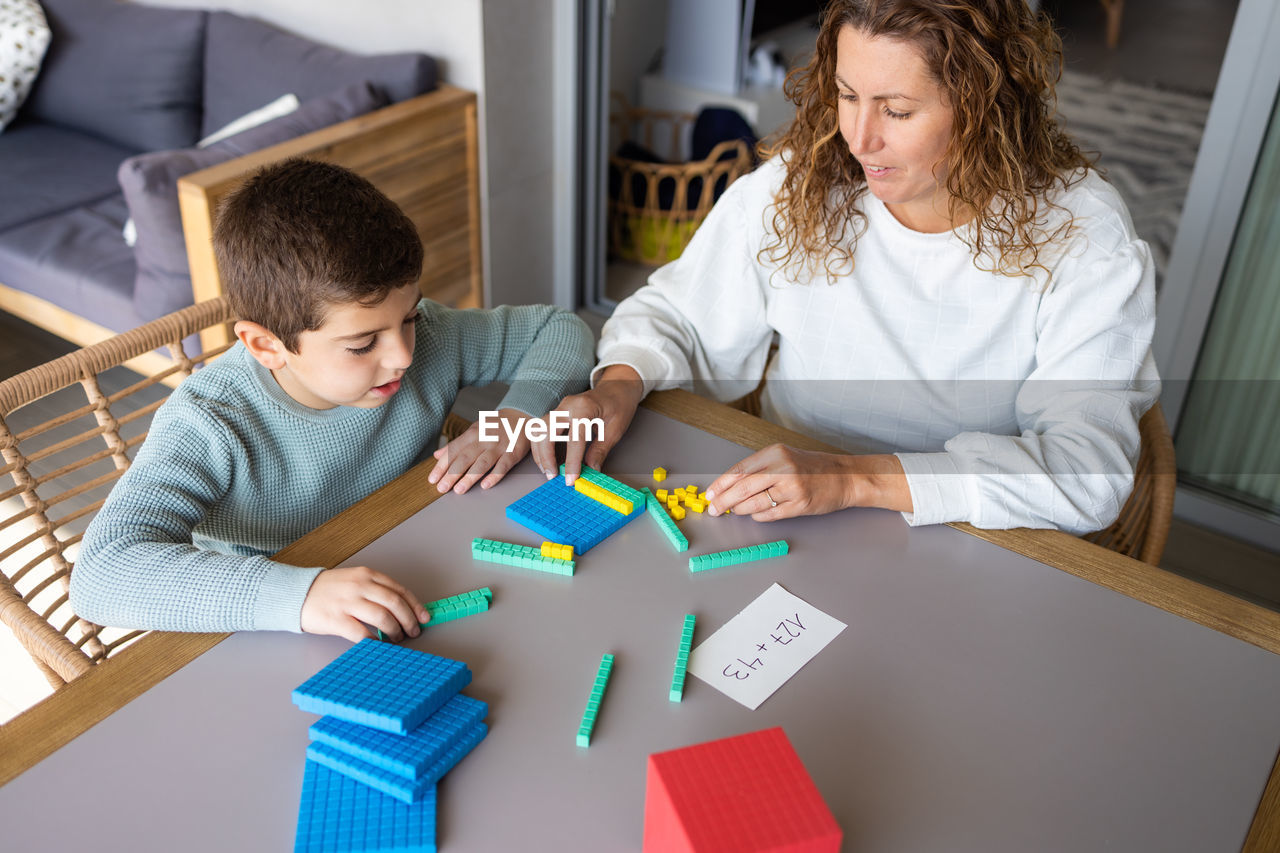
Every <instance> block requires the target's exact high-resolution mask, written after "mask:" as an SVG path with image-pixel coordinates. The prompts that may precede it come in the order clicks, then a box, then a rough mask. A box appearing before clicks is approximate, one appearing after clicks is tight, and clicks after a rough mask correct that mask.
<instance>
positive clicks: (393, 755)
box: [310, 694, 489, 781]
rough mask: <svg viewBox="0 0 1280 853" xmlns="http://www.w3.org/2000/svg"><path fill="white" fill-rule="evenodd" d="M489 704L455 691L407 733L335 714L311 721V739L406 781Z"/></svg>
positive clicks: (459, 735) (435, 757)
mask: <svg viewBox="0 0 1280 853" xmlns="http://www.w3.org/2000/svg"><path fill="white" fill-rule="evenodd" d="M488 713H489V706H488V705H487V704H485V703H484V702H481V701H480V700H479V699H472V698H471V697H470V696H463V695H462V694H458V695H457V696H454V697H453V698H452V699H450V700H449V701H448V702H445V703H444V705H443V706H441V708H440V710H439V711H436V712H435V713H434V714H432V715H431V716H430V717H427V719H426V722H424V723H423V724H422V725H420V726H418V727H417V728H416V729H414V730H413V731H411V732H409V733H408V734H407V735H394V734H391V733H390V732H383V731H378V730H377V729H371V728H369V727H368V726H361V725H357V724H356V723H349V722H347V721H346V720H339V719H338V718H337V717H321V718H320V719H319V720H317V721H316V722H315V723H313V724H312V725H311V729H310V735H311V740H313V741H315V742H316V743H322V744H327V745H329V746H331V747H333V748H334V749H337V750H339V751H341V752H344V753H346V754H347V755H350V756H351V757H353V758H356V759H359V760H360V761H364V762H368V763H369V764H372V765H373V766H374V767H378V768H381V769H382V770H385V771H387V772H389V773H392V774H395V775H396V776H399V777H401V778H404V779H408V780H410V781H416V780H418V779H421V778H422V777H423V776H425V775H426V773H427V768H429V767H431V765H433V764H435V763H436V762H437V761H439V760H440V758H441V757H443V756H444V754H445V753H446V752H448V750H449V748H450V747H452V746H453V745H454V744H455V743H457V742H458V741H459V740H460V739H461V738H462V736H463V735H464V734H466V733H467V732H469V731H470V730H471V729H472V728H474V727H475V725H476V724H477V723H480V722H483V721H484V718H485V716H486V715H487V714H488Z"/></svg>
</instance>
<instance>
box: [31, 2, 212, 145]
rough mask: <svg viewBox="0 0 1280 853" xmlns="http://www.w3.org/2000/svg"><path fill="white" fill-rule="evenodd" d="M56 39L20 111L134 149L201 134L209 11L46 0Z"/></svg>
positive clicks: (190, 140)
mask: <svg viewBox="0 0 1280 853" xmlns="http://www.w3.org/2000/svg"><path fill="white" fill-rule="evenodd" d="M43 5H44V11H45V16H46V17H47V18H48V19H49V26H50V28H51V29H52V31H53V40H52V42H51V43H50V45H49V51H48V53H47V54H46V55H45V58H44V65H43V66H42V68H41V70H40V77H39V78H38V79H37V80H36V85H35V87H34V88H33V89H32V91H31V96H30V97H29V98H28V99H27V104H26V106H25V107H23V110H22V113H23V114H29V115H30V116H32V117H34V118H38V119H41V120H43V121H50V122H53V123H55V124H61V125H64V126H66V127H69V128H75V129H77V130H82V131H85V132H86V133H91V134H93V135H95V136H99V137H102V138H103V139H107V140H110V141H113V142H116V143H118V144H120V145H124V146H127V147H129V148H132V149H134V150H154V149H158V148H182V147H184V146H187V145H191V144H193V143H194V142H195V141H196V140H197V139H199V138H200V136H201V133H200V114H201V110H200V99H201V96H202V79H201V78H202V75H203V69H204V65H203V63H204V30H205V21H206V19H207V18H208V13H207V12H204V11H199V10H189V9H160V8H155V7H152V6H141V5H138V4H136V3H119V2H115V0H43Z"/></svg>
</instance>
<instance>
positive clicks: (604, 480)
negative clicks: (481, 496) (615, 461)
mask: <svg viewBox="0 0 1280 853" xmlns="http://www.w3.org/2000/svg"><path fill="white" fill-rule="evenodd" d="M560 473H561V476H559V477H553V478H552V479H550V480H548V481H547V482H545V483H543V484H542V485H541V486H538V487H537V488H536V489H534V490H533V491H531V492H529V494H527V495H525V496H524V497H522V498H521V499H520V500H518V501H516V502H515V503H513V504H511V505H510V506H508V507H507V518H509V519H511V520H512V521H514V522H516V523H517V524H522V525H524V526H525V527H527V528H529V529H530V530H532V531H533V532H534V533H536V534H538V535H539V536H541V537H543V538H544V539H549V540H551V541H552V542H560V543H563V544H566V545H572V546H573V549H574V552H575V553H577V554H579V555H581V554H585V553H586V552H587V551H590V550H591V549H592V548H594V547H595V546H596V545H598V544H599V543H600V542H602V541H604V540H605V539H607V538H608V537H610V536H612V535H613V534H614V533H617V532H618V531H619V530H621V529H622V528H623V527H625V526H626V525H627V524H628V523H630V522H631V521H632V520H633V519H635V517H636V516H638V515H640V514H641V513H643V512H644V511H645V502H644V495H643V494H642V493H641V492H638V491H636V490H635V489H632V488H631V487H630V486H627V485H625V484H623V483H620V482H618V481H617V480H614V479H613V478H612V477H607V476H605V475H604V474H601V473H600V472H598V471H594V470H593V469H590V468H587V467H585V466H584V467H583V477H586V478H587V479H590V480H592V482H597V483H599V485H601V486H602V487H603V488H606V489H609V490H610V491H612V492H613V493H614V494H617V495H620V496H621V497H624V498H626V499H627V500H630V501H631V504H632V509H631V512H630V514H628V515H623V514H622V513H620V512H618V511H616V510H612V509H609V508H608V507H607V506H604V505H603V504H601V503H599V502H598V501H594V500H592V499H591V498H589V497H587V496H586V495H584V494H582V493H581V492H579V491H578V490H577V489H575V488H573V487H572V486H566V485H565V484H564V476H563V475H564V466H561V472H560Z"/></svg>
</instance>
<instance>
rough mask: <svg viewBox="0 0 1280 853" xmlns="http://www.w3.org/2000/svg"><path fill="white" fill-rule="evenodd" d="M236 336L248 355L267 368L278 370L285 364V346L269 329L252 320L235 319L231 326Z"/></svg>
mask: <svg viewBox="0 0 1280 853" xmlns="http://www.w3.org/2000/svg"><path fill="white" fill-rule="evenodd" d="M232 329H234V330H235V333H236V337H237V338H239V339H240V343H242V344H244V348H245V349H247V350H248V351H249V355H251V356H253V357H254V358H256V359H257V360H258V363H259V364H261V365H262V366H263V367H265V368H266V369H267V370H279V369H280V368H282V367H284V364H285V352H286V350H285V346H284V344H283V343H281V341H280V339H279V338H277V337H276V336H275V335H274V334H273V333H272V332H271V330H270V329H268V328H267V327H266V326H263V325H261V324H260V323H255V322H253V321H252V320H237V321H236V323H235V325H234V326H232Z"/></svg>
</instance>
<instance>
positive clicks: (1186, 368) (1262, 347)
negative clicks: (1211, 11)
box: [1155, 0, 1280, 551]
mask: <svg viewBox="0 0 1280 853" xmlns="http://www.w3.org/2000/svg"><path fill="white" fill-rule="evenodd" d="M1277 43H1280V4H1276V3H1275V2H1274V0H1242V2H1241V4H1240V7H1239V9H1238V12H1237V15H1236V20H1235V24H1234V26H1233V28H1232V33H1231V40H1230V43H1229V45H1228V47H1227V54H1226V58H1225V60H1224V62H1223V67H1222V72H1221V75H1220V77H1219V80H1218V85H1217V89H1216V92H1215V95H1214V101H1213V106H1212V108H1211V109H1210V111H1209V118H1208V124H1207V126H1206V128H1205V134H1204V138H1203V141H1202V143H1201V149H1200V155H1199V157H1198V158H1197V160H1196V167H1195V172H1194V174H1193V176H1192V180H1191V187H1190V190H1189V192H1188V195H1187V202H1186V205H1185V207H1184V210H1183V218H1182V222H1181V224H1180V226H1179V229H1178V236H1177V239H1176V242H1175V244H1174V249H1173V255H1172V257H1171V259H1170V266H1169V277H1168V280H1167V281H1166V284H1165V287H1164V289H1163V291H1162V293H1161V294H1160V302H1159V306H1158V309H1159V320H1158V322H1157V331H1156V343H1155V350H1156V359H1157V363H1158V364H1159V367H1160V372H1161V376H1162V377H1163V379H1164V381H1165V389H1164V394H1163V396H1162V403H1163V405H1164V408H1165V411H1166V414H1167V415H1168V416H1169V419H1170V424H1171V426H1172V427H1173V431H1174V443H1175V447H1176V450H1177V457H1178V499H1177V505H1176V508H1175V513H1176V514H1177V515H1178V516H1179V517H1181V518H1184V519H1186V520H1188V521H1191V522H1194V523H1197V524H1200V525H1203V526H1206V527H1211V528H1215V529H1217V530H1219V531H1221V532H1223V533H1226V534H1228V535H1231V536H1234V537H1236V538H1238V539H1243V540H1246V541H1250V542H1252V543H1254V544H1257V545H1260V546H1262V547H1265V548H1269V549H1271V550H1273V551H1280V441H1277V438H1276V435H1277V432H1278V431H1277V429H1276V422H1277V420H1278V419H1280V111H1277V108H1276V103H1277V92H1278V91H1280V51H1277V50H1276V49H1275V45H1276V44H1277Z"/></svg>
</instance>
